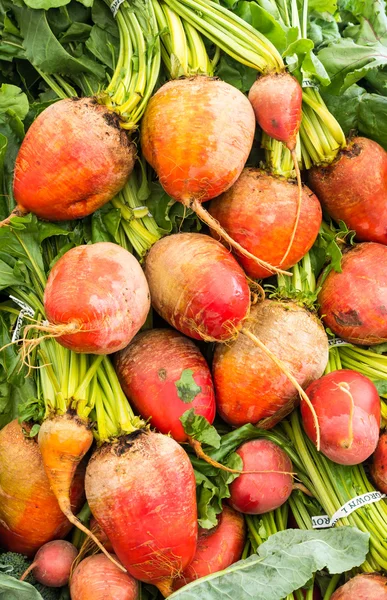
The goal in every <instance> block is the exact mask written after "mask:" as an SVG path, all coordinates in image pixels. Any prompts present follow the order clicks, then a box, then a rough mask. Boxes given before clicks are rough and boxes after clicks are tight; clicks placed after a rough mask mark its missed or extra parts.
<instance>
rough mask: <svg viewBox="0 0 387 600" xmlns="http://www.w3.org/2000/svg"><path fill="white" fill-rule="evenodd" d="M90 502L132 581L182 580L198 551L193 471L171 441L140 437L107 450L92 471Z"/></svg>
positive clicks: (146, 434)
mask: <svg viewBox="0 0 387 600" xmlns="http://www.w3.org/2000/svg"><path fill="white" fill-rule="evenodd" d="M85 489H86V497H87V501H88V503H89V506H90V509H91V511H92V513H93V515H94V517H95V518H96V520H97V522H98V524H99V526H100V527H101V528H102V529H103V531H104V532H105V533H106V535H107V536H108V538H109V540H110V542H111V543H112V546H113V549H114V552H115V554H116V555H117V557H118V559H119V560H120V562H121V563H122V564H123V565H124V567H125V568H126V569H127V570H128V572H129V573H130V575H132V576H133V577H135V578H136V579H139V580H141V581H145V582H148V583H160V582H163V581H164V580H168V579H169V578H171V577H177V576H178V575H179V574H180V573H181V572H182V571H183V570H184V569H185V567H186V566H187V565H188V564H189V563H190V562H191V560H192V559H193V557H194V555H195V551H196V541H197V508H196V486H195V476H194V471H193V468H192V466H191V462H190V460H189V458H188V455H187V454H186V452H185V451H184V450H183V448H182V447H181V446H179V444H178V443H177V442H175V441H174V440H173V439H172V438H170V437H168V436H165V435H162V434H160V433H151V432H144V431H136V432H135V433H133V434H131V435H128V436H124V437H123V438H121V440H120V441H119V442H118V443H117V444H113V445H110V444H105V445H104V446H102V447H101V448H100V449H99V450H97V451H96V452H95V453H94V455H93V456H92V458H91V459H90V462H89V464H88V466H87V471H86V481H85Z"/></svg>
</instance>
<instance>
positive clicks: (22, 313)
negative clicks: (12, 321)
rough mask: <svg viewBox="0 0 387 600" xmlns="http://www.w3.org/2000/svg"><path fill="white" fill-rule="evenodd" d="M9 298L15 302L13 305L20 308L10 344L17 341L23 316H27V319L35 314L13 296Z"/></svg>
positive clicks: (29, 307)
mask: <svg viewBox="0 0 387 600" xmlns="http://www.w3.org/2000/svg"><path fill="white" fill-rule="evenodd" d="M10 298H11V300H13V301H14V302H15V304H17V305H18V306H20V308H21V311H20V312H19V315H18V318H17V320H16V325H15V329H14V331H13V334H12V342H16V341H17V340H18V339H19V335H20V330H21V327H22V323H23V319H24V317H25V315H28V316H29V317H33V316H34V314H35V311H34V309H33V308H32V307H31V306H29V305H28V304H26V303H25V302H23V301H22V300H19V298H15V296H10Z"/></svg>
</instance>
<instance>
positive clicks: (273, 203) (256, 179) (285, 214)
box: [209, 168, 322, 279]
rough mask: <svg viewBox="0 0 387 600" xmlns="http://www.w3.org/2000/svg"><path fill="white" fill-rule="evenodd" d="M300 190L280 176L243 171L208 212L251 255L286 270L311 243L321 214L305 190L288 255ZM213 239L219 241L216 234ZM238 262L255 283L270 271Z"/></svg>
mask: <svg viewBox="0 0 387 600" xmlns="http://www.w3.org/2000/svg"><path fill="white" fill-rule="evenodd" d="M297 206H298V189H297V186H296V185H294V184H293V183H291V182H289V181H287V180H286V179H285V178H282V177H274V176H273V175H269V174H268V173H266V172H265V171H261V170H259V169H251V168H249V169H244V170H243V171H242V174H241V176H240V177H239V179H238V180H237V181H236V182H235V183H234V185H233V186H232V187H231V188H230V189H229V190H228V191H227V192H225V193H224V194H222V195H221V196H219V197H218V198H215V200H213V201H212V202H211V206H210V209H209V212H210V214H211V215H212V216H213V217H214V218H215V219H217V221H219V223H220V225H221V226H222V227H223V228H224V229H225V230H226V231H227V232H228V233H229V234H230V235H231V237H233V238H234V239H235V240H236V241H237V242H239V243H240V244H241V245H242V246H243V247H244V248H246V249H247V250H249V251H250V252H251V253H252V254H254V255H256V256H259V257H260V258H262V259H263V260H265V261H266V262H268V263H270V264H272V265H274V266H278V267H279V266H281V267H283V268H284V269H288V268H289V267H291V266H293V265H295V264H296V263H297V262H298V261H299V260H301V258H302V257H303V256H304V255H305V254H306V253H307V252H308V251H309V250H310V248H311V247H312V245H313V244H314V242H315V240H316V238H317V235H318V232H319V228H320V225H321V219H322V213H321V207H320V203H319V201H318V199H317V197H316V196H315V195H314V194H313V193H312V192H311V191H310V190H309V189H308V188H307V187H306V186H303V195H302V205H301V213H300V219H299V222H298V226H297V230H296V235H295V238H294V240H293V243H292V245H291V248H290V251H289V253H288V256H287V258H286V260H285V261H284V262H282V258H283V256H284V254H285V252H286V250H287V247H288V244H289V241H290V238H291V235H292V231H293V223H294V219H295V217H296V213H297ZM214 237H217V235H216V234H214ZM235 254H236V255H237V259H238V261H239V262H240V264H241V265H242V267H243V269H244V270H245V271H246V273H247V274H248V275H249V276H250V277H253V278H255V279H261V278H263V277H269V276H270V275H272V273H271V272H270V271H268V270H267V269H265V268H263V267H262V266H260V265H258V264H257V263H256V262H255V261H253V260H251V259H249V258H247V257H246V256H243V255H241V254H239V253H238V252H236V253H235Z"/></svg>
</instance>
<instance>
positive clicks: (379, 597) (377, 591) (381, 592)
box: [331, 573, 387, 600]
mask: <svg viewBox="0 0 387 600" xmlns="http://www.w3.org/2000/svg"><path fill="white" fill-rule="evenodd" d="M331 600H387V578H386V577H383V575H379V573H362V574H361V575H356V577H354V578H353V579H350V580H349V581H348V582H347V583H345V584H344V585H342V586H341V587H339V588H338V589H337V590H336V591H335V592H334V594H333V595H332V596H331Z"/></svg>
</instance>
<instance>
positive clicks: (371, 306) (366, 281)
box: [318, 242, 387, 345]
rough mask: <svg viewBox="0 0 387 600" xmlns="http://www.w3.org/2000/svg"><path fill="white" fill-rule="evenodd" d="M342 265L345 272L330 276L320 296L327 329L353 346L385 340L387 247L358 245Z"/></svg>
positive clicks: (386, 331)
mask: <svg viewBox="0 0 387 600" xmlns="http://www.w3.org/2000/svg"><path fill="white" fill-rule="evenodd" d="M341 266H342V273H336V272H335V271H331V272H330V273H329V275H328V277H327V278H326V280H325V281H324V283H323V284H322V288H321V291H320V294H319V296H318V303H319V305H320V315H321V317H322V319H323V321H324V323H325V325H326V327H329V328H330V329H331V330H332V331H333V332H334V333H335V334H336V335H337V336H339V337H341V338H343V339H344V340H346V341H348V342H352V343H354V344H364V345H372V344H379V343H381V342H384V341H386V340H387V248H386V247H385V246H383V245H382V244H376V243H372V242H369V243H364V244H358V245H357V246H355V247H354V248H352V249H351V250H349V251H348V252H347V253H345V254H344V256H343V259H342V263H341Z"/></svg>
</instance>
